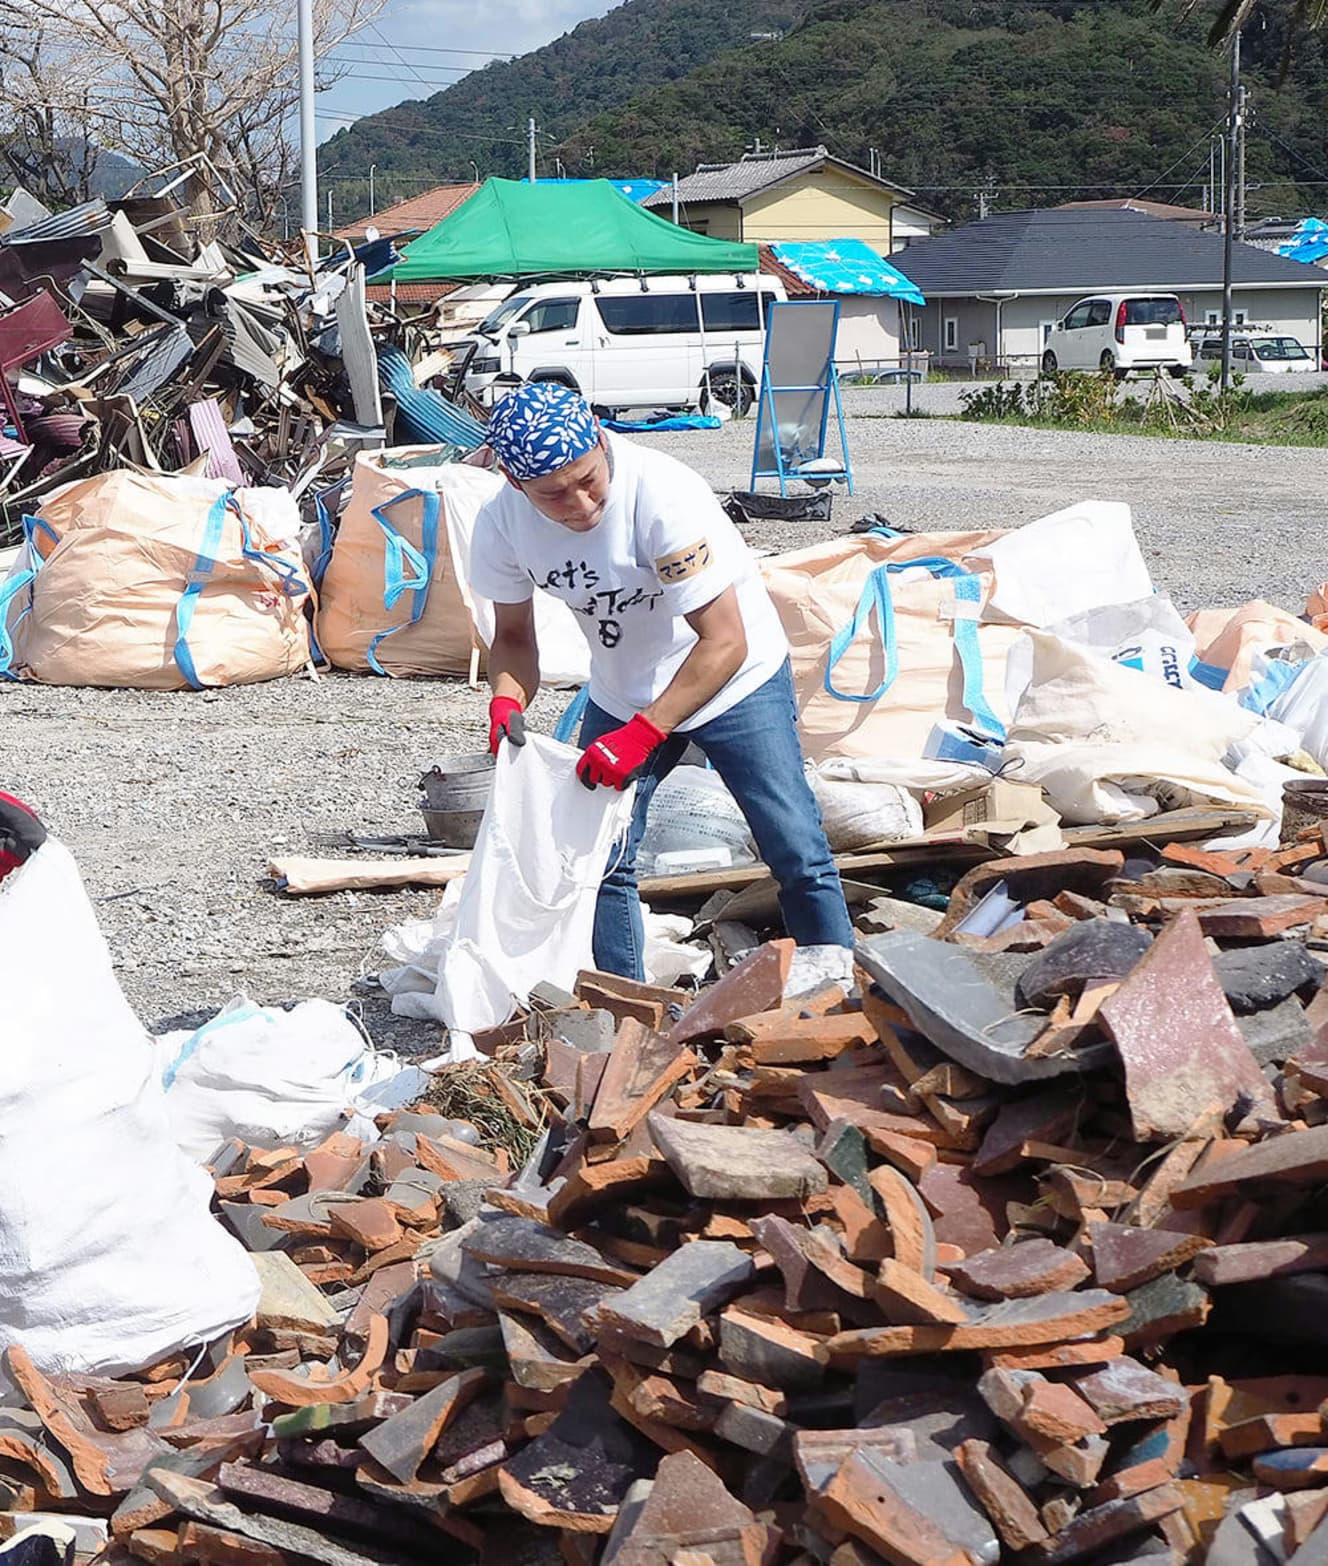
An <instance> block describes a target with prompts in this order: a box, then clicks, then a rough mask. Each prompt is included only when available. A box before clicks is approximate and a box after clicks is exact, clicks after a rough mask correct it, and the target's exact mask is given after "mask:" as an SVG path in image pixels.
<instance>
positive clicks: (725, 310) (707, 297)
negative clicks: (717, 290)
mask: <svg viewBox="0 0 1328 1566" xmlns="http://www.w3.org/2000/svg"><path fill="white" fill-rule="evenodd" d="M701 319H702V321H703V322H704V323H705V329H706V331H708V332H759V331H760V330H761V305H760V300H759V298H758V296H757V292H756V290H755V289H754V288H743V289H740V290H738V291H736V292H735V293H731V294H729V293H724V294H702V295H701Z"/></svg>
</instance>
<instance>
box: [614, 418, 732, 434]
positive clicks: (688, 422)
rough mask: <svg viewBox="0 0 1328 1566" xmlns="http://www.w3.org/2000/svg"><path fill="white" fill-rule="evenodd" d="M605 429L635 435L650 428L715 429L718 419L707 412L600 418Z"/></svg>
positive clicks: (717, 426)
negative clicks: (652, 417) (650, 416)
mask: <svg viewBox="0 0 1328 1566" xmlns="http://www.w3.org/2000/svg"><path fill="white" fill-rule="evenodd" d="M599 422H600V423H601V424H602V425H604V427H605V428H606V429H610V430H618V431H619V432H620V433H622V434H624V435H636V434H641V433H645V432H648V431H652V430H717V429H718V428H719V427H720V421H719V420H718V419H717V418H715V417H714V415H713V414H709V413H672V414H670V415H669V416H668V418H665V419H601V420H600V421H599Z"/></svg>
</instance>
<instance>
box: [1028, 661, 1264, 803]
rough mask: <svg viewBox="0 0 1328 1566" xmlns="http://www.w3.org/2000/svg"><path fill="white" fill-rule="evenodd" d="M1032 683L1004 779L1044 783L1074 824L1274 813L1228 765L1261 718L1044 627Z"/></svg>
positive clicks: (1228, 701) (1052, 799)
mask: <svg viewBox="0 0 1328 1566" xmlns="http://www.w3.org/2000/svg"><path fill="white" fill-rule="evenodd" d="M1028 639H1029V641H1030V643H1031V645H1032V655H1033V657H1032V679H1031V682H1030V684H1029V687H1028V689H1027V690H1026V691H1025V692H1024V694H1023V696H1022V698H1021V699H1020V702H1019V706H1018V709H1017V711H1016V712H1015V717H1014V723H1013V724H1012V725H1011V728H1010V736H1009V740H1008V742H1007V744H1006V748H1005V760H1006V767H1007V772H1008V775H1010V776H1012V777H1016V778H1018V780H1019V781H1020V782H1021V783H1038V784H1040V785H1041V786H1042V788H1043V789H1044V790H1045V791H1046V794H1047V798H1048V800H1049V802H1050V803H1051V805H1052V806H1053V807H1054V808H1055V809H1056V810H1057V811H1059V812H1060V815H1061V817H1062V819H1063V820H1064V821H1065V822H1067V824H1071V825H1079V824H1092V823H1095V822H1117V821H1137V820H1140V819H1142V818H1143V817H1145V816H1150V815H1155V814H1157V812H1158V811H1160V810H1175V809H1182V808H1185V807H1188V806H1195V805H1229V806H1232V807H1236V808H1240V809H1250V810H1253V811H1255V812H1256V813H1257V814H1258V815H1260V816H1266V815H1267V814H1268V809H1267V806H1266V805H1265V804H1264V802H1263V798H1262V796H1261V794H1260V793H1259V790H1258V789H1257V788H1255V787H1254V786H1252V785H1251V784H1249V783H1247V782H1245V781H1243V780H1242V779H1241V778H1238V777H1237V776H1236V775H1235V773H1233V772H1231V771H1230V770H1229V769H1228V768H1227V767H1225V766H1224V765H1223V757H1224V756H1225V755H1226V753H1227V751H1228V749H1229V747H1230V746H1232V745H1233V744H1235V743H1237V742H1238V741H1240V740H1242V739H1244V738H1245V737H1246V736H1247V735H1249V734H1250V733H1251V732H1252V731H1253V730H1254V728H1255V727H1256V726H1257V725H1258V722H1259V719H1258V717H1257V716H1256V715H1255V714H1254V713H1252V712H1247V711H1245V710H1244V709H1243V708H1241V707H1239V706H1237V704H1236V703H1235V702H1234V701H1232V700H1231V699H1230V698H1228V697H1225V696H1219V695H1216V694H1214V693H1213V692H1211V691H1205V690H1176V689H1174V688H1173V687H1172V686H1169V685H1166V684H1164V683H1163V682H1162V681H1160V680H1150V679H1147V678H1146V677H1145V676H1143V675H1141V674H1140V673H1139V672H1138V671H1137V670H1135V669H1130V668H1125V667H1122V666H1121V665H1120V664H1118V663H1113V662H1112V661H1111V660H1110V659H1108V658H1103V657H1101V656H1099V655H1098V654H1096V653H1093V652H1090V651H1089V650H1087V649H1086V648H1083V647H1078V646H1075V645H1074V644H1073V643H1070V642H1065V641H1062V640H1061V639H1060V638H1059V637H1056V636H1053V635H1052V634H1051V633H1050V632H1047V631H1030V632H1029V633H1028Z"/></svg>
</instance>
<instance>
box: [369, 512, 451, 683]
mask: <svg viewBox="0 0 1328 1566" xmlns="http://www.w3.org/2000/svg"><path fill="white" fill-rule="evenodd" d="M406 500H419V501H420V502H421V510H422V517H421V522H420V545H421V547H420V548H419V549H416V548H415V546H414V545H413V544H412V543H411V542H410V541H409V539H406V538H403V537H402V535H401V534H400V533H399V532H398V531H397V529H396V528H395V526H393V523H392V520H391V518H390V517H389V516H388V515H387V513H388V511H389V510H390V509H391V508H392V507H393V506H399V505H401V503H402V502H403V501H406ZM441 509H442V508H441V504H440V501H439V498H438V491H437V490H434V489H407V490H403V491H402V493H401V494H399V495H394V496H393V497H392V499H391V500H385V501H384V502H383V504H382V505H381V506H374V508H373V510H372V512H371V515H372V516H373V519H374V521H375V522H377V524H378V526H379V527H380V528H382V530H383V539H384V544H385V547H384V550H383V608H384V609H393V608H395V607H396V605H397V603H398V602H399V600H400V599H401V597H402V595H403V594H405V593H412V594H413V595H414V599H413V602H412V603H411V606H410V619H408V620H407V621H406V622H405V624H404V625H393V626H389V627H388V629H387V630H385V631H379V633H378V634H377V636H375V637H374V639H373V641H371V642H370V643H369V648H368V651H367V652H366V654H365V657H366V658H367V660H368V663H369V667H370V668H371V669H372V670H373V671H374V673H375V674H383V675H386V674H387V670H386V669H385V668H384V667H383V666H382V664H381V663H379V661H378V648H379V646H380V645H381V644H382V643H383V642H384V641H386V639H387V638H388V637H389V636H391V635H392V634H393V633H394V632H396V631H404V630H405V628H406V626H407V625H414V624H415V622H416V621H417V620H418V619H419V618H420V616H421V615H422V614H423V613H424V608H425V605H426V604H427V603H428V601H429V583H430V582H431V581H432V580H433V572H434V565H435V563H436V562H437V559H438V515H439V512H440V510H441ZM407 567H409V568H410V575H409V576H408V575H407V574H406V568H407Z"/></svg>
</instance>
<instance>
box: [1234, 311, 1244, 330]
mask: <svg viewBox="0 0 1328 1566" xmlns="http://www.w3.org/2000/svg"><path fill="white" fill-rule="evenodd" d="M1247 320H1248V317H1247V316H1246V314H1245V312H1244V311H1243V310H1237V311H1236V313H1235V315H1234V316H1233V317H1232V325H1234V326H1244V325H1245V322H1246V321H1247Z"/></svg>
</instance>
